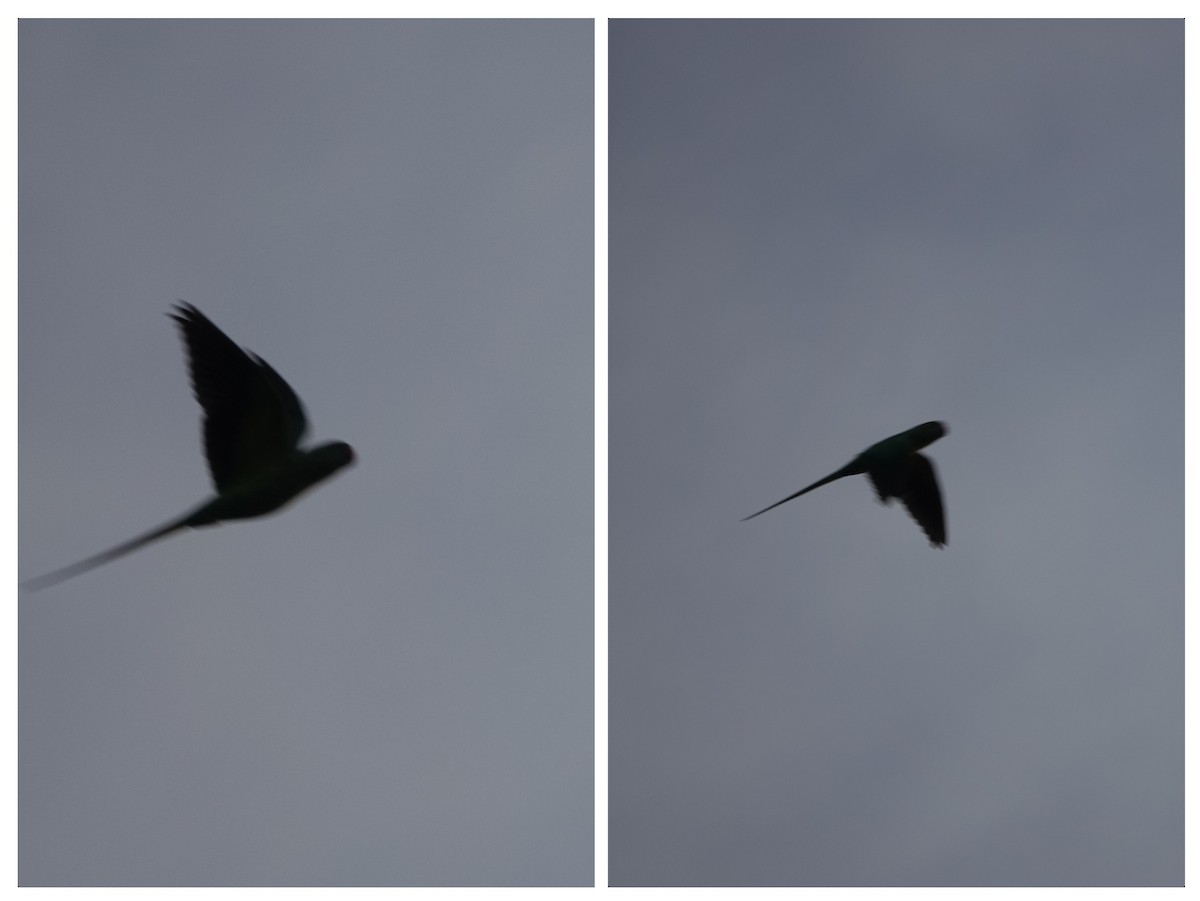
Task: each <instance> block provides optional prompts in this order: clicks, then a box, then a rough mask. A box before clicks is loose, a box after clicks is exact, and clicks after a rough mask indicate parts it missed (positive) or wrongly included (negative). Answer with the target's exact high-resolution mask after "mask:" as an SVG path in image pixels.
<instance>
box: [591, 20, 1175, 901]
mask: <svg viewBox="0 0 1200 901" xmlns="http://www.w3.org/2000/svg"><path fill="white" fill-rule="evenodd" d="M609 50H610V98H609V99H610V134H611V151H610V153H611V156H610V183H609V186H610V192H611V197H610V236H611V238H610V240H611V243H610V264H611V266H610V272H611V277H610V278H611V280H610V286H609V287H610V317H611V331H610V342H611V348H610V350H611V358H610V373H611V383H610V405H611V420H610V428H611V458H610V490H611V495H610V499H611V510H610V527H611V545H610V554H611V575H610V607H609V610H610V648H611V651H610V673H611V684H610V705H611V706H610V733H611V760H610V766H611V771H610V777H609V779H610V781H609V785H610V790H611V807H610V829H611V834H610V845H609V855H610V867H611V878H612V881H613V882H614V883H615V884H650V885H653V884H663V883H668V884H683V885H692V884H716V885H730V884H734V885H736V884H749V885H759V884H800V885H821V884H862V885H873V884H931V885H939V884H1010V885H1011V884H1015V885H1042V884H1044V885H1067V884H1075V885H1104V884H1113V885H1139V884H1145V885H1168V884H1175V885H1178V884H1181V882H1182V878H1183V778H1182V777H1183V719H1182V715H1183V591H1182V589H1183V553H1182V550H1183V530H1182V523H1183V493H1182V476H1183V418H1182V413H1183V334H1182V326H1183V316H1182V310H1183V307H1182V290H1183V234H1182V224H1183V194H1182V187H1183V178H1182V177H1183V26H1182V23H1181V22H1178V21H1174V22H1172V21H1156V22H1128V21H1124V22H1122V21H1108V22H1087V21H1077V22H1054V21H1030V22H1020V21H1015V22H994V21H991V22H989V21H975V22H923V21H912V22H889V21H882V22H838V21H823V22H817V21H809V22H805V21H793V22H787V23H780V22H740V23H735V22H704V23H699V22H647V21H643V22H615V23H613V24H612V26H611V29H610V44H609ZM929 419H941V420H945V421H946V422H947V423H948V424H949V427H950V434H949V435H948V436H947V437H946V438H944V439H943V440H941V441H939V442H938V443H936V444H934V445H933V446H932V447H931V448H929V452H930V455H931V456H932V458H933V459H934V461H935V464H936V466H937V470H938V473H939V476H940V479H941V483H942V487H943V492H944V497H945V502H946V509H947V519H948V530H949V547H948V548H946V549H945V550H944V551H936V550H933V549H931V548H930V547H929V546H928V544H927V542H926V540H925V538H924V536H923V535H922V534H921V532H920V530H919V529H918V528H917V527H916V526H915V525H914V524H913V523H912V522H911V521H910V520H909V518H908V517H907V515H906V514H905V513H904V512H903V510H902V509H901V508H899V507H898V506H893V507H890V508H884V507H881V506H880V505H879V504H878V503H877V502H876V501H875V500H874V497H873V494H872V492H871V490H870V487H869V485H868V484H867V482H866V480H865V479H863V478H861V477H854V478H852V479H846V480H843V481H839V482H836V483H834V484H832V485H829V486H827V487H824V488H822V489H820V490H819V491H817V492H815V493H813V494H811V495H806V496H805V497H803V498H801V499H798V500H795V501H792V502H791V503H790V504H787V505H785V506H782V507H780V508H778V509H777V510H773V511H771V512H770V513H768V514H766V515H764V516H762V517H759V518H757V519H754V520H753V521H751V522H747V523H742V522H739V519H740V518H741V517H743V516H745V515H747V514H749V513H752V512H754V511H755V510H757V509H759V508H760V507H763V506H766V505H767V504H768V503H771V502H773V501H775V500H778V499H779V498H782V497H784V496H786V495H787V494H789V493H791V492H792V491H795V490H796V489H798V488H800V487H802V486H804V485H805V484H808V483H809V482H812V481H814V480H816V479H817V478H820V477H821V476H824V475H826V474H827V473H829V472H831V471H832V470H834V469H836V468H838V467H840V466H841V465H843V464H844V463H846V462H847V461H848V460H849V459H850V458H851V457H853V456H854V455H855V454H856V453H858V452H859V451H861V450H863V449H864V448H865V447H867V446H868V445H869V444H871V443H873V442H874V441H877V440H879V439H881V438H885V437H887V436H888V435H891V434H893V433H895V432H898V431H901V430H903V429H906V428H908V427H910V426H912V425H915V424H917V423H919V422H923V421H925V420H929Z"/></svg>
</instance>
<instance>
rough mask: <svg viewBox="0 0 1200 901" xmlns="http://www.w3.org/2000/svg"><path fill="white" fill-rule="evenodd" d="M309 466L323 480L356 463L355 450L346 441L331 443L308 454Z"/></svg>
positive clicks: (315, 448)
mask: <svg viewBox="0 0 1200 901" xmlns="http://www.w3.org/2000/svg"><path fill="white" fill-rule="evenodd" d="M308 460H309V465H310V466H311V467H312V469H313V470H314V471H315V472H318V473H320V474H321V475H320V477H321V478H322V479H325V478H328V477H329V476H331V475H333V474H334V473H335V472H337V471H338V470H339V469H341V468H342V467H343V466H349V465H350V464H351V463H353V462H354V448H352V447H351V446H350V445H349V444H347V443H346V442H345V441H330V442H329V443H328V444H322V445H320V446H319V447H314V448H313V449H312V450H311V451H309V452H308Z"/></svg>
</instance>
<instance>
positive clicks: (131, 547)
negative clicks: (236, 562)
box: [21, 514, 191, 591]
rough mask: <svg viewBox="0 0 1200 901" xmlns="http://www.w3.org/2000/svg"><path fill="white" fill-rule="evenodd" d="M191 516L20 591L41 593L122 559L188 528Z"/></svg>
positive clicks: (29, 582) (32, 582) (28, 583)
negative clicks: (74, 577)
mask: <svg viewBox="0 0 1200 901" xmlns="http://www.w3.org/2000/svg"><path fill="white" fill-rule="evenodd" d="M190 518H191V515H190V514H189V515H188V516H184V517H182V518H180V519H175V520H172V521H171V522H169V523H167V524H166V525H163V526H159V527H158V528H157V529H155V530H154V531H152V532H147V533H146V534H145V535H139V536H138V537H137V538H134V539H131V540H130V541H126V542H125V543H124V544H118V545H117V546H116V547H114V548H109V549H108V550H107V551H104V552H103V553H101V554H96V555H95V556H94V557H88V558H87V559H86V560H80V561H79V562H78V563H72V564H71V565H70V566H64V567H63V568H62V569H56V570H54V572H51V573H46V575H44V576H38V577H37V578H36V579H28V580H26V581H24V582H22V583H21V590H22V591H41V590H42V589H43V588H49V587H50V586H51V585H55V584H57V583H59V582H61V581H63V580H64V579H69V578H71V577H72V576H77V575H79V574H80V573H85V572H87V571H88V570H89V569H95V568H96V567H97V566H100V565H101V564H103V563H108V562H109V561H110V560H116V559H117V558H118V557H124V556H125V555H126V554H129V553H132V552H133V551H136V550H137V549H138V548H140V547H144V546H145V545H147V544H149V543H150V542H152V541H157V540H158V539H160V538H166V537H167V536H168V535H170V534H171V533H172V532H177V531H179V530H180V529H186V528H189V527H190V523H189V522H188V520H189V519H190Z"/></svg>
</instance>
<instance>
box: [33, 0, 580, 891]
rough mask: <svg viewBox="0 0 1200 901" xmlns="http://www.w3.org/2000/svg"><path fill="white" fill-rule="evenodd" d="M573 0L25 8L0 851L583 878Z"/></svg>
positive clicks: (321, 877)
mask: <svg viewBox="0 0 1200 901" xmlns="http://www.w3.org/2000/svg"><path fill="white" fill-rule="evenodd" d="M593 29H594V25H593V22H592V21H591V20H585V19H578V20H488V21H472V20H465V19H459V20H387V21H368V20H342V21H337V20H326V21H319V20H305V21H300V20H64V19H58V20H31V19H26V20H22V21H21V22H20V23H19V26H18V54H19V60H18V79H19V81H18V90H19V110H18V129H19V130H18V154H19V155H18V160H19V175H18V184H19V213H18V229H19V251H18V265H19V285H18V288H19V300H18V352H19V360H18V396H19V429H18V453H19V463H20V467H19V475H18V483H19V529H20V545H19V564H20V578H21V580H22V583H21V586H20V588H19V594H18V603H19V667H18V678H19V802H20V810H19V822H18V826H19V854H18V866H19V871H18V878H19V883H20V884H21V885H23V886H115V885H122V886H146V885H156V886H579V885H592V884H593V881H594V874H593V849H594V836H593V831H594V830H593V824H594V809H593V808H594V801H593V799H594V785H593V781H594V780H593V767H594V735H593V723H594V677H593V673H594V667H593V663H594V660H593V658H594V651H593V648H594V646H593V640H594V636H593V622H594V613H593V610H594V605H593V588H594V574H593V321H594V320H593V308H594V297H593V285H594V272H593V260H594V256H593V253H594V251H593V247H594V210H593V198H594V193H593V192H594V188H593V185H594V132H593V122H594V116H593V113H594V99H593V98H594V85H593V80H594V79H593V53H594V50H593V33H594V32H593Z"/></svg>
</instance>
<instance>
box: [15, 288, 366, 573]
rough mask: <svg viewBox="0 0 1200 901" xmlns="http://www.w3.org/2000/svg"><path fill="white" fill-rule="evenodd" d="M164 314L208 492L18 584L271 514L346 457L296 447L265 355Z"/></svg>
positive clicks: (301, 418)
mask: <svg viewBox="0 0 1200 901" xmlns="http://www.w3.org/2000/svg"><path fill="white" fill-rule="evenodd" d="M168 315H169V316H170V317H171V318H172V319H173V320H175V322H176V323H178V325H179V329H180V331H181V332H182V333H183V341H184V345H185V346H186V348H187V357H188V368H189V372H190V374H191V382H192V391H193V392H194V393H195V395H196V400H197V401H199V402H200V407H201V409H202V410H203V411H204V456H205V457H206V458H207V460H208V470H209V473H210V474H211V475H212V481H213V487H214V488H215V489H216V494H215V495H214V496H213V497H211V498H210V499H208V500H206V501H205V502H204V503H202V504H200V505H199V506H198V507H196V508H195V509H194V510H192V511H191V512H190V513H186V514H184V515H183V516H181V517H179V518H178V519H173V520H171V521H170V522H168V523H166V524H164V525H162V526H159V527H158V528H157V529H154V530H153V531H151V532H147V533H146V534H145V535H140V536H138V537H137V538H134V539H132V540H130V541H127V542H125V543H124V544H119V545H117V546H116V547H114V548H111V549H110V550H107V551H105V552H104V553H102V554H97V555H96V556H94V557H89V558H87V559H86V560H81V561H80V562H78V563H75V564H73V565H71V566H67V567H64V568H63V569H58V570H55V571H54V572H52V573H48V574H47V575H44V576H40V577H38V578H36V579H31V580H29V581H27V582H24V583H22V587H24V588H25V589H27V590H33V591H36V590H38V589H41V588H45V587H47V586H49V585H53V584H54V583H56V582H61V581H62V580H63V579H68V578H70V577H71V576H77V575H79V574H80V573H82V572H86V571H87V570H89V569H92V568H93V567H96V566H99V565H101V564H102V563H107V562H108V561H110V560H115V559H117V558H118V557H123V556H125V555H126V554H128V553H130V552H131V551H135V550H137V549H138V548H140V547H143V546H144V545H147V544H149V543H150V542H152V541H157V540H158V539H160V538H166V537H167V536H168V535H171V534H174V533H175V532H179V531H182V530H183V529H195V528H199V527H201V526H211V525H215V524H217V523H219V522H225V521H227V520H231V519H252V518H254V517H256V516H263V515H265V514H267V513H272V512H274V511H275V510H278V509H279V508H280V507H282V506H284V505H285V504H287V503H289V502H290V501H292V500H294V499H295V498H296V497H298V496H299V495H300V494H302V493H303V492H305V491H307V490H308V489H309V488H312V487H313V486H314V485H316V484H317V483H318V482H321V481H324V480H325V479H327V478H329V477H330V476H331V475H333V474H334V473H335V472H337V471H338V470H339V469H341V468H342V467H344V466H348V465H350V464H351V463H353V462H354V450H353V449H352V448H351V447H350V445H349V444H346V442H344V441H331V442H329V443H327V444H321V445H318V446H317V447H314V448H312V449H310V450H302V449H301V448H300V439H301V438H302V437H303V436H304V433H305V431H306V429H307V428H308V420H307V417H306V416H305V415H304V407H303V406H302V405H301V403H300V398H298V397H297V396H296V392H294V391H293V390H292V388H291V386H290V385H289V384H288V383H287V382H285V381H284V380H283V378H282V376H280V375H279V373H277V372H276V371H275V370H274V369H272V368H271V366H270V365H269V364H268V363H267V361H266V360H264V359H263V358H262V357H259V356H257V355H255V354H253V353H251V352H249V351H245V350H242V349H241V348H240V347H238V346H237V345H236V344H234V343H233V341H231V340H230V339H229V337H228V336H227V335H226V334H225V333H224V332H222V331H221V330H220V329H219V328H217V327H216V326H215V325H213V324H212V322H211V321H210V320H209V319H208V317H207V316H205V315H204V314H203V313H201V312H200V311H199V310H197V309H196V308H195V307H194V306H192V305H191V304H188V303H180V304H179V305H178V306H177V307H176V308H175V309H174V310H173V311H172V312H171V313H169V314H168Z"/></svg>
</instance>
